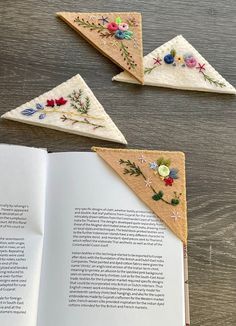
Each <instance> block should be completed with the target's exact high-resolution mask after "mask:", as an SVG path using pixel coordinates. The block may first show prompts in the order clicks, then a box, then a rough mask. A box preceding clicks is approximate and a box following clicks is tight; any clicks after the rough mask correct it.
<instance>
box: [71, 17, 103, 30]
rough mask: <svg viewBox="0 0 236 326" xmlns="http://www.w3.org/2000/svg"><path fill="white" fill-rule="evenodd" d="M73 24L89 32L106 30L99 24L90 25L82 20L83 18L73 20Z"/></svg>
mask: <svg viewBox="0 0 236 326" xmlns="http://www.w3.org/2000/svg"><path fill="white" fill-rule="evenodd" d="M74 22H75V23H77V24H78V25H79V26H83V27H84V28H89V29H90V30H91V31H94V30H97V31H98V33H100V32H102V31H104V30H106V27H105V26H103V25H101V24H100V23H99V24H95V23H93V22H92V23H90V22H89V21H87V20H84V18H79V17H77V18H75V20H74Z"/></svg>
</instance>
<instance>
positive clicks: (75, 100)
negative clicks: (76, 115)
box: [68, 89, 90, 114]
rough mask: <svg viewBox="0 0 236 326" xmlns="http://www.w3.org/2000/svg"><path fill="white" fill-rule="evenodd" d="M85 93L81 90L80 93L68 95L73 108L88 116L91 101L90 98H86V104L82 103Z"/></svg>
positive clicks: (75, 92)
mask: <svg viewBox="0 0 236 326" xmlns="http://www.w3.org/2000/svg"><path fill="white" fill-rule="evenodd" d="M82 96H83V91H82V89H79V90H78V91H75V90H74V91H73V92H72V93H71V94H70V95H68V97H69V99H70V100H71V106H72V107H73V108H74V109H75V110H77V111H78V112H80V113H82V114H87V113H88V110H89V109H90V99H89V97H88V96H86V97H85V102H83V101H82Z"/></svg>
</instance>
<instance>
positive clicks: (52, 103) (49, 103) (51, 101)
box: [46, 100, 55, 108]
mask: <svg viewBox="0 0 236 326" xmlns="http://www.w3.org/2000/svg"><path fill="white" fill-rule="evenodd" d="M54 105H55V102H54V100H47V104H46V106H51V107H52V108H53V107H54Z"/></svg>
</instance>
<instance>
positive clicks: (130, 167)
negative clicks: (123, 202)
mask: <svg viewBox="0 0 236 326" xmlns="http://www.w3.org/2000/svg"><path fill="white" fill-rule="evenodd" d="M119 163H120V164H125V165H126V166H127V168H124V174H129V175H134V176H135V177H138V176H140V175H142V176H143V177H144V175H143V173H142V171H141V169H140V167H139V166H137V165H136V164H135V163H134V162H133V163H132V162H131V161H130V160H126V161H125V160H122V159H120V161H119ZM144 179H145V180H146V178H145V177H144Z"/></svg>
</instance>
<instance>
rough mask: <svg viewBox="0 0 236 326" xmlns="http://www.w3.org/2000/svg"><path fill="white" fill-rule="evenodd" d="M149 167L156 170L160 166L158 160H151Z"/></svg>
mask: <svg viewBox="0 0 236 326" xmlns="http://www.w3.org/2000/svg"><path fill="white" fill-rule="evenodd" d="M149 167H150V169H152V170H156V169H157V168H158V165H157V163H156V162H151V163H149Z"/></svg>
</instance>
